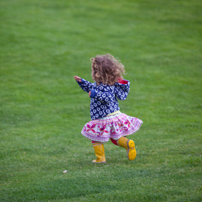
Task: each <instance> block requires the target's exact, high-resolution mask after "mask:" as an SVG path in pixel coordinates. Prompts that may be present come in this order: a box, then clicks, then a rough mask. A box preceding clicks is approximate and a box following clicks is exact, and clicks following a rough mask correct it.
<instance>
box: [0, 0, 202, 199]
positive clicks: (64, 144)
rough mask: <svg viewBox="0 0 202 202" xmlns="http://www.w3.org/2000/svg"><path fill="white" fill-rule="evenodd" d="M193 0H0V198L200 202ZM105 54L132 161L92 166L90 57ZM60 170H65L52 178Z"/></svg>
mask: <svg viewBox="0 0 202 202" xmlns="http://www.w3.org/2000/svg"><path fill="white" fill-rule="evenodd" d="M201 10H202V3H201V1H199V0H192V1H189V0H178V1H176V0H169V1H164V0H154V1H146V0H133V1H132V0H125V1H121V0H116V1H115V0H109V1H103V0H97V1H93V0H85V1H82V0H74V1H73V0H72V1H70V0H69V1H68V0H60V1H50V0H29V1H26V0H1V1H0V201H9V202H13V201H25V202H27V201H99V202H103V201H128V202H133V201H134V202H135V201H139V202H144V201H145V202H148V201H154V202H158V201H162V202H167V201H169V202H187V201H194V202H195V201H198V202H199V201H202V182H201V179H202V157H201V153H202V146H201V145H202V127H201V125H202V117H201V115H202V67H201V64H202V26H201V23H202V12H201ZM106 53H110V54H112V55H114V56H115V57H117V58H119V59H120V60H121V61H122V63H123V64H124V65H125V68H126V71H127V75H126V76H125V78H126V79H128V80H130V82H131V90H130V93H129V96H128V98H127V100H126V101H121V102H120V108H121V111H122V112H124V113H126V114H128V115H130V116H135V117H138V118H140V119H141V120H143V122H144V123H143V125H142V128H141V130H140V131H139V132H137V133H136V134H134V135H132V136H131V138H132V139H134V141H135V143H136V149H137V158H136V159H135V160H134V161H132V162H129V161H128V160H127V157H126V151H125V150H124V149H123V148H120V147H116V146H114V145H113V144H111V142H107V143H105V153H106V158H107V163H106V164H99V165H97V164H92V163H91V161H92V160H93V159H94V158H95V154H94V150H93V147H92V144H91V142H90V141H89V140H88V139H86V138H84V137H83V136H82V135H81V134H80V131H81V129H82V127H83V125H84V124H85V123H86V122H88V121H90V113H89V104H90V100H89V98H88V95H87V94H86V93H85V92H83V91H82V90H81V89H80V88H79V86H78V85H77V83H76V82H75V81H74V79H73V76H74V75H78V76H80V77H82V78H85V79H87V80H89V81H92V79H91V67H90V58H91V57H94V56H96V55H97V54H106ZM64 170H67V173H66V174H63V171H64Z"/></svg>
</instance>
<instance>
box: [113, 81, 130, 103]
mask: <svg viewBox="0 0 202 202" xmlns="http://www.w3.org/2000/svg"><path fill="white" fill-rule="evenodd" d="M114 85H115V95H116V97H117V98H118V99H119V100H125V99H126V98H127V96H128V93H129V91H130V81H128V80H122V81H119V83H115V84H114Z"/></svg>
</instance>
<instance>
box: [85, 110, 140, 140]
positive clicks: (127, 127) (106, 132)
mask: <svg viewBox="0 0 202 202" xmlns="http://www.w3.org/2000/svg"><path fill="white" fill-rule="evenodd" d="M142 123H143V121H142V120H140V119H138V118H136V117H131V116H128V115H126V114H124V113H121V112H120V113H118V114H116V115H112V116H107V117H104V118H102V119H96V120H93V121H90V122H88V123H86V124H85V126H84V127H83V129H82V131H81V134H82V135H83V136H84V137H86V138H88V139H90V140H92V141H97V142H107V141H108V140H109V139H110V138H112V139H114V140H118V139H119V138H120V137H122V136H127V135H132V134H133V133H135V132H137V131H138V130H139V129H140V127H141V125H142Z"/></svg>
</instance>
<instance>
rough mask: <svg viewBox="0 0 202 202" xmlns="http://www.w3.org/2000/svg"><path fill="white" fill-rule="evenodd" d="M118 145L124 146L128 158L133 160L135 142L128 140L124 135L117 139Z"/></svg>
mask: <svg viewBox="0 0 202 202" xmlns="http://www.w3.org/2000/svg"><path fill="white" fill-rule="evenodd" d="M117 143H118V145H119V146H121V147H124V148H125V149H126V150H127V155H128V159H129V160H130V161H132V160H134V159H135V157H136V150H135V143H134V141H133V140H129V139H127V138H126V137H121V138H119V139H118V141H117Z"/></svg>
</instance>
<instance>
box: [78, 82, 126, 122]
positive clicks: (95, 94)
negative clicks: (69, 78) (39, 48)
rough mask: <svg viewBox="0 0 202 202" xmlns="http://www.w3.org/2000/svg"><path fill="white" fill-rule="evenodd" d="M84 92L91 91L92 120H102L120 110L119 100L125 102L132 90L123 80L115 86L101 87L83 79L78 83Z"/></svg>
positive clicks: (102, 85) (103, 85) (101, 85)
mask: <svg viewBox="0 0 202 202" xmlns="http://www.w3.org/2000/svg"><path fill="white" fill-rule="evenodd" d="M77 83H78V84H79V86H80V87H81V88H82V90H84V91H86V92H87V93H89V91H91V96H90V97H91V103H90V116H91V119H92V120H95V119H100V118H103V117H105V116H107V115H108V114H110V113H113V112H115V111H118V110H120V108H119V106H118V99H119V100H125V99H126V98H127V96H128V93H129V90H130V82H129V81H128V80H121V81H119V83H115V84H114V85H113V86H110V85H106V84H102V83H100V84H99V85H97V84H96V82H95V83H91V82H89V81H86V80H85V79H81V82H78V81H77Z"/></svg>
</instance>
